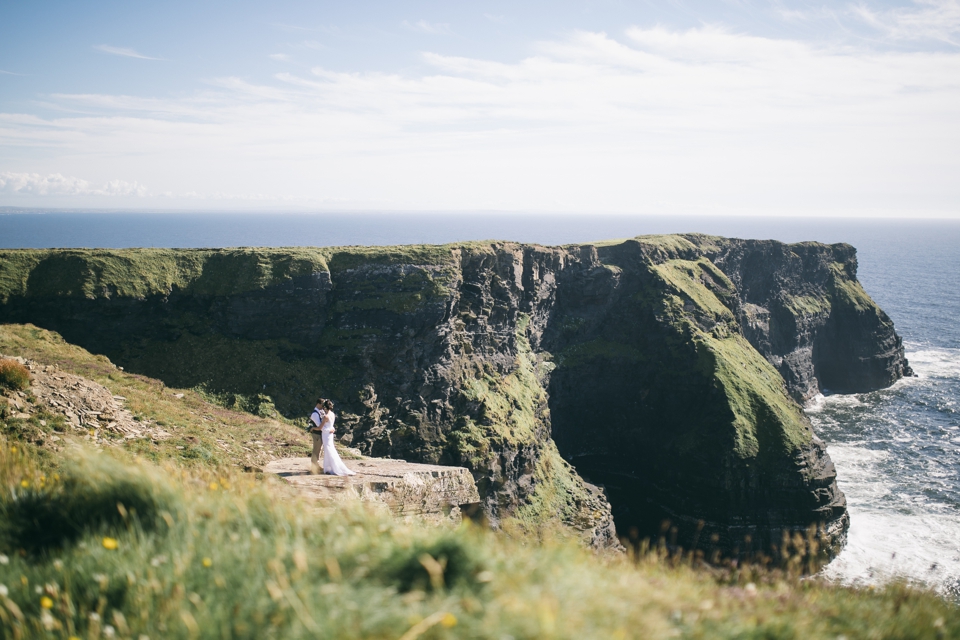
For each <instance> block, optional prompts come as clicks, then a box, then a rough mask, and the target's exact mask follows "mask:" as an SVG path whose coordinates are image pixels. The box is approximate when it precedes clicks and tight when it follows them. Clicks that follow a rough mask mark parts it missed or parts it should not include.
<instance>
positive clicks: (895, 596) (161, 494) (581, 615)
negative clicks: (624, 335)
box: [0, 437, 960, 640]
mask: <svg viewBox="0 0 960 640" xmlns="http://www.w3.org/2000/svg"><path fill="white" fill-rule="evenodd" d="M75 456H76V457H75V458H73V459H72V460H71V461H69V462H68V463H67V465H68V466H69V467H71V468H75V469H77V470H78V471H79V470H81V469H83V470H85V472H89V473H91V474H92V475H90V476H89V478H90V479H89V481H85V482H81V483H79V484H71V483H65V482H62V481H58V480H53V481H52V482H51V483H50V486H49V487H48V488H47V489H45V490H44V491H42V492H41V491H35V490H33V489H25V488H23V487H22V482H23V481H27V483H28V484H32V483H34V482H36V480H37V478H38V477H41V476H43V475H47V476H48V477H49V476H50V470H49V469H45V468H44V467H43V466H42V464H41V463H40V462H38V460H37V458H36V457H35V456H33V454H32V453H31V452H30V451H26V450H24V449H23V448H22V447H16V446H12V445H11V444H10V443H8V442H6V441H5V440H4V439H3V438H2V437H0V505H2V508H10V505H11V504H12V503H13V502H15V501H16V500H17V499H18V498H19V496H21V495H23V494H24V492H35V493H36V494H37V495H38V496H42V495H46V496H49V497H50V499H51V500H54V499H61V498H56V496H58V495H59V496H62V500H63V501H64V502H71V501H76V502H78V503H83V502H84V501H85V500H87V499H88V497H87V496H88V495H90V494H95V495H101V496H103V497H104V508H106V503H105V499H106V498H113V497H116V494H115V493H114V490H113V489H111V488H109V485H110V482H111V481H110V478H113V477H121V478H123V479H124V480H123V483H126V484H127V485H131V486H135V487H136V489H135V492H136V493H138V494H139V495H140V498H141V499H142V500H143V502H144V503H146V504H153V505H157V506H162V510H161V511H160V512H159V519H158V521H157V525H156V526H154V527H152V528H145V527H143V526H141V524H140V523H141V521H142V520H144V518H142V517H140V516H137V517H134V516H133V514H132V511H130V510H128V511H127V517H126V518H124V517H123V515H122V514H121V513H120V511H119V509H117V513H118V516H116V517H114V516H113V515H110V516H109V518H106V519H98V520H96V521H92V522H90V525H89V526H84V527H83V528H82V529H81V531H80V533H79V534H78V535H77V536H76V537H75V538H74V539H73V540H72V541H71V542H70V543H69V544H66V545H63V546H59V547H51V548H49V549H48V551H46V552H42V553H38V554H31V553H24V554H21V553H20V549H19V548H17V546H16V544H17V541H18V539H17V538H13V539H11V538H9V537H5V538H3V540H2V542H0V637H4V638H46V637H55V638H70V637H80V638H91V637H93V638H104V637H118V638H138V637H142V636H147V637H150V638H165V639H172V640H179V639H184V640H186V639H188V638H212V637H230V638H291V639H292V638H306V637H310V638H329V639H334V638H336V639H340V640H354V639H360V638H383V639H386V638H405V639H412V638H423V639H430V640H452V639H454V638H476V639H478V640H502V638H505V637H512V638H515V639H518V640H534V639H537V640H539V639H543V638H550V639H553V640H567V639H570V640H573V639H579V638H648V637H649V638H666V637H679V638H719V639H724V638H784V639H786V638H835V637H838V636H841V635H842V636H845V637H848V638H872V637H881V638H884V637H890V638H931V639H933V638H938V637H957V636H958V635H960V610H958V608H957V606H956V605H953V604H950V603H948V602H946V601H945V600H943V599H942V598H939V597H938V596H937V595H936V594H933V593H930V592H926V591H923V590H920V589H917V588H912V587H909V586H907V585H904V584H902V583H894V584H891V585H889V586H886V587H881V588H877V589H872V588H871V589H866V588H863V589H854V588H846V587H841V586H836V585H833V584H830V583H827V582H824V581H821V580H817V579H800V577H799V575H797V574H795V573H793V574H791V573H788V572H782V571H780V572H778V571H765V570H763V569H762V568H759V567H751V566H749V565H747V566H740V567H737V568H735V569H733V568H731V569H727V570H712V571H700V570H698V569H696V568H694V566H693V565H692V563H691V561H690V560H689V559H686V558H678V557H670V556H668V555H667V554H666V553H658V552H651V553H644V554H640V555H632V556H627V555H622V556H606V557H603V556H597V555H595V554H593V553H591V552H588V551H586V550H584V549H582V548H581V547H579V545H577V544H575V543H572V542H570V541H563V540H558V539H552V538H550V537H543V536H541V541H540V542H539V543H537V544H531V539H528V538H519V539H518V538H515V537H511V536H504V535H497V534H494V533H491V532H484V531H479V530H477V529H476V528H474V527H471V526H469V525H466V526H462V527H459V528H456V529H450V528H434V527H429V526H424V525H415V524H409V523H402V522H398V521H395V520H392V519H389V518H388V517H386V516H384V515H382V514H381V513H375V512H371V511H367V510H365V509H363V507H362V505H361V504H359V503H354V504H349V503H344V504H339V505H338V506H336V507H335V508H327V509H317V508H316V507H315V505H313V504H312V503H310V502H309V501H307V500H305V499H304V498H302V497H300V496H298V495H296V494H294V493H293V492H292V491H291V490H290V489H289V488H288V487H285V486H284V485H282V484H281V483H280V482H277V481H273V480H269V479H268V480H257V479H255V478H254V477H253V476H252V475H249V474H239V473H232V474H229V475H223V474H220V473H216V472H210V471H207V470H204V469H202V468H196V469H193V470H191V471H189V472H186V471H184V470H182V469H179V468H175V467H154V466H152V465H150V464H149V463H144V462H142V461H137V460H135V459H132V458H130V457H129V456H124V455H113V454H110V453H100V454H97V453H92V452H89V451H80V452H78V453H77V454H75ZM73 465H76V466H75V467H74V466H73ZM100 478H104V480H103V481H104V482H106V485H107V487H106V488H100V489H98V488H97V487H96V486H92V485H94V481H95V480H98V479H100ZM123 483H121V484H123ZM120 497H121V499H126V500H129V496H126V495H123V496H120ZM114 509H116V505H114ZM0 526H2V525H0Z"/></svg>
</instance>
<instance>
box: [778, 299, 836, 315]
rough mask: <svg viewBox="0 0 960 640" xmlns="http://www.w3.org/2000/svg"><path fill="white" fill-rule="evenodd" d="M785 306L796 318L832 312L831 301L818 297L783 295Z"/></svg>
mask: <svg viewBox="0 0 960 640" xmlns="http://www.w3.org/2000/svg"><path fill="white" fill-rule="evenodd" d="M782 301H783V305H784V306H785V307H786V308H787V309H788V310H789V311H790V312H791V313H793V314H794V315H796V316H808V315H819V314H822V313H829V312H830V301H829V300H825V299H823V298H820V297H817V296H789V295H783V297H782Z"/></svg>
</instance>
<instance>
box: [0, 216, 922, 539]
mask: <svg viewBox="0 0 960 640" xmlns="http://www.w3.org/2000/svg"><path fill="white" fill-rule="evenodd" d="M0 303H2V304H0V321H4V322H33V323H35V324H38V325H41V326H43V327H45V328H50V329H53V330H56V331H59V332H61V333H62V334H63V335H64V337H65V338H66V339H67V340H69V341H72V342H76V343H78V344H80V345H81V346H84V347H87V348H88V349H90V350H93V351H98V352H101V353H104V354H106V355H108V356H109V357H110V358H111V359H112V360H113V361H114V362H117V363H119V364H122V365H124V366H125V367H126V368H127V369H128V370H132V371H137V372H140V373H144V374H147V375H150V376H153V377H157V378H160V379H162V380H164V381H165V382H167V384H170V385H173V386H180V387H190V386H194V385H205V386H206V387H207V388H208V389H212V390H216V391H229V392H231V393H237V394H247V395H249V396H251V397H254V396H258V395H259V396H262V397H264V398H265V400H264V401H267V400H270V401H272V402H274V403H275V405H276V407H277V408H278V409H279V410H280V411H281V412H283V413H285V414H286V415H288V416H296V415H300V414H305V413H306V412H307V411H309V408H310V407H311V406H312V404H313V400H314V398H315V396H316V395H318V394H320V395H324V396H328V397H332V398H334V399H335V400H337V401H338V402H339V406H340V409H341V411H340V416H341V420H340V422H339V423H338V426H340V425H342V433H343V434H344V435H343V440H344V442H345V443H347V444H350V445H352V446H354V447H358V448H360V449H361V450H362V451H363V452H364V453H365V454H367V455H374V456H389V457H391V458H401V459H405V460H410V461H417V462H422V463H429V464H444V465H454V466H463V467H466V468H468V469H469V470H470V472H471V474H472V475H473V477H474V479H475V480H476V484H477V488H478V490H479V496H480V501H481V505H482V508H483V511H484V514H485V516H486V518H487V519H488V520H489V521H490V522H491V524H492V525H493V526H499V525H500V524H501V523H502V522H503V521H504V520H506V519H510V520H511V521H513V522H515V523H519V524H520V525H522V526H528V527H530V528H537V527H542V526H545V523H549V522H551V521H553V522H557V523H562V524H564V525H566V526H569V527H572V528H574V529H576V530H577V531H580V532H581V534H582V535H583V536H584V537H585V538H586V539H587V540H589V541H591V543H592V544H594V545H596V546H604V545H615V544H617V543H616V538H615V536H614V527H613V522H612V520H611V508H610V505H609V504H608V503H607V499H606V496H605V495H604V493H603V491H601V490H599V489H597V488H596V487H594V486H593V485H591V484H589V483H588V482H587V481H586V480H589V481H591V482H594V483H598V484H602V485H603V486H604V487H605V489H606V491H607V495H608V496H609V498H610V501H611V502H612V503H613V513H614V514H615V517H616V522H617V526H618V527H619V529H620V533H621V534H622V535H628V534H629V533H630V532H631V530H633V529H635V530H636V534H637V536H639V537H649V536H657V535H659V533H660V531H661V530H660V523H661V521H662V520H663V519H664V518H667V519H669V520H670V521H671V522H672V523H673V527H675V529H676V530H675V531H673V532H670V531H669V530H668V533H670V534H671V535H675V536H676V539H677V541H678V542H681V543H683V544H686V545H692V544H697V545H700V546H701V547H706V546H708V544H707V543H709V545H713V546H714V547H716V548H717V549H718V550H721V551H725V552H733V551H739V550H747V549H753V550H762V551H769V550H770V549H771V546H772V545H776V544H778V543H779V541H780V540H781V538H782V534H783V533H784V532H787V533H791V532H799V531H805V530H806V529H807V527H809V526H811V525H815V526H819V527H820V529H821V532H822V533H823V541H824V542H825V544H826V545H827V546H828V547H832V548H836V547H838V546H839V545H840V544H842V542H843V536H844V532H845V530H846V523H847V514H846V509H845V504H844V499H843V495H842V493H841V492H840V491H839V489H838V488H837V486H836V482H835V471H834V469H833V465H832V463H830V461H829V456H827V454H826V452H825V451H824V448H823V446H822V443H819V442H818V441H817V440H816V438H815V437H814V435H813V432H812V429H811V427H810V424H809V422H808V421H807V419H806V418H805V416H804V415H803V413H802V411H801V408H800V406H799V404H798V403H797V401H798V400H803V399H805V398H808V397H810V396H811V395H812V394H814V393H816V392H817V391H819V390H822V389H824V388H829V389H833V390H842V391H861V390H865V389H869V388H879V387H882V386H885V385H887V384H890V383H891V382H892V381H893V380H895V379H896V378H897V377H899V376H901V375H906V374H908V373H909V367H908V365H907V363H906V360H905V359H904V357H903V348H902V345H901V343H900V339H899V337H898V336H897V335H896V333H895V332H894V330H893V325H892V323H891V322H890V320H889V318H887V317H886V315H885V314H883V312H882V311H881V310H880V309H878V308H877V307H876V305H875V304H874V303H873V302H872V301H871V300H870V298H869V296H867V295H866V293H864V292H863V290H862V288H861V287H860V285H859V283H857V281H856V260H855V252H854V250H853V248H852V247H849V246H848V245H830V246H827V245H820V244H814V243H802V244H798V245H784V244H782V243H778V242H773V241H743V240H727V239H722V238H715V237H708V236H698V235H691V236H662V237H641V238H636V239H632V240H627V241H619V242H611V243H601V244H598V245H585V246H569V247H541V246H535V245H519V244H514V243H499V242H498V243H466V244H460V245H448V246H437V247H387V248H362V247H360V248H330V249H291V250H286V249H270V250H266V249H263V250H261V249H249V250H242V249H238V250H221V251H216V250H193V251H185V250H184V251H178V250H124V251H47V252H44V251H6V252H0ZM266 396H269V398H266ZM705 541H706V542H705ZM744 545H746V547H745V546H744Z"/></svg>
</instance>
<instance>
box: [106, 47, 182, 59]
mask: <svg viewBox="0 0 960 640" xmlns="http://www.w3.org/2000/svg"><path fill="white" fill-rule="evenodd" d="M93 48H94V49H96V50H97V51H102V52H103V53H109V54H110V55H113V56H122V57H125V58H138V59H140V60H165V58H153V57H151V56H145V55H143V54H142V53H138V52H136V51H134V50H133V49H128V48H126V47H112V46H110V45H108V44H97V45H94V47H93Z"/></svg>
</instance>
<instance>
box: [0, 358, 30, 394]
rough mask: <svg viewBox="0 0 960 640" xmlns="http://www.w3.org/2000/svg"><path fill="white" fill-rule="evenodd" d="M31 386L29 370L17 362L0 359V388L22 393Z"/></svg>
mask: <svg viewBox="0 0 960 640" xmlns="http://www.w3.org/2000/svg"><path fill="white" fill-rule="evenodd" d="M29 386H30V371H29V369H27V368H26V367H25V366H23V365H22V364H20V363H19V362H17V361H16V360H11V359H10V358H0V387H4V388H7V389H13V390H14V391H22V390H24V389H26V388H27V387H29Z"/></svg>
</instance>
